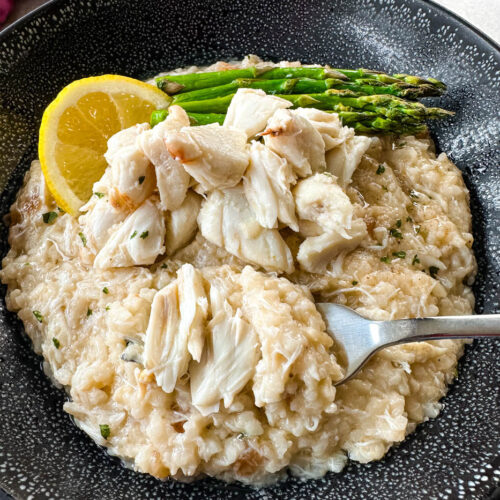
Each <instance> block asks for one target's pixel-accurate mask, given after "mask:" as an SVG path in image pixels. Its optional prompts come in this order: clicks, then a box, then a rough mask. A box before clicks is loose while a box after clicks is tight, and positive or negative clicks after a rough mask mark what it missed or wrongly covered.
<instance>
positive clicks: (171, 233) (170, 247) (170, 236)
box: [165, 190, 202, 255]
mask: <svg viewBox="0 0 500 500" xmlns="http://www.w3.org/2000/svg"><path fill="white" fill-rule="evenodd" d="M201 200H202V197H201V196H199V195H197V194H196V193H194V192H193V191H191V190H189V191H188V192H187V195H186V198H185V199H184V201H183V202H182V205H181V206H180V207H179V208H177V209H176V210H172V212H168V213H167V214H166V216H165V229H166V235H167V237H166V239H165V247H166V248H167V254H168V255H172V254H173V253H175V252H176V251H177V250H179V249H180V248H183V247H184V246H186V245H187V244H188V243H189V241H191V239H193V237H194V235H195V234H196V231H197V229H198V222H197V220H196V219H197V217H198V213H199V212H200V206H201Z"/></svg>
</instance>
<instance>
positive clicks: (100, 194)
mask: <svg viewBox="0 0 500 500" xmlns="http://www.w3.org/2000/svg"><path fill="white" fill-rule="evenodd" d="M94 194H95V195H96V196H97V197H98V198H103V197H104V193H98V192H97V191H96V192H95V193H94Z"/></svg>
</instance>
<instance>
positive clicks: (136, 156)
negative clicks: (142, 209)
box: [104, 123, 156, 211]
mask: <svg viewBox="0 0 500 500" xmlns="http://www.w3.org/2000/svg"><path fill="white" fill-rule="evenodd" d="M149 128H150V127H149V125H148V124H147V123H143V124H141V125H134V126H133V127H130V128H128V129H125V130H121V131H120V132H118V133H116V134H115V135H113V136H112V137H110V139H109V140H108V150H107V151H106V153H105V154H104V157H105V158H106V161H107V162H108V164H109V165H110V167H111V168H110V174H109V175H110V179H109V182H110V185H111V189H110V190H109V201H110V203H111V204H112V205H113V207H115V208H116V209H117V210H126V211H132V210H134V209H135V208H137V207H138V206H139V205H140V204H141V203H142V202H143V201H144V200H145V199H146V198H149V196H151V194H152V193H153V191H154V189H155V188H156V177H155V172H154V168H153V166H152V165H151V163H150V161H149V159H148V158H147V157H146V156H145V155H144V153H143V151H142V150H141V148H140V147H139V145H138V141H137V139H138V137H139V136H140V135H141V134H142V133H143V132H145V131H146V130H149Z"/></svg>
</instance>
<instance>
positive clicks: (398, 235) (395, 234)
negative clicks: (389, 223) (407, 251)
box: [389, 227, 403, 240]
mask: <svg viewBox="0 0 500 500" xmlns="http://www.w3.org/2000/svg"><path fill="white" fill-rule="evenodd" d="M389 233H390V235H391V236H393V237H394V238H396V239H398V240H402V239H403V235H402V234H401V232H400V231H398V230H397V229H394V228H392V227H391V229H389Z"/></svg>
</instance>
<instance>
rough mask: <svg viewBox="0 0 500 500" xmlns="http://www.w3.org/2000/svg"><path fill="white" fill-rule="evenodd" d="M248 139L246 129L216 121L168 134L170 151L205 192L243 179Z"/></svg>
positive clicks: (246, 161)
mask: <svg viewBox="0 0 500 500" xmlns="http://www.w3.org/2000/svg"><path fill="white" fill-rule="evenodd" d="M246 141H247V137H246V135H245V133H244V132H241V131H240V130H236V129H231V128H228V127H221V126H220V125H219V124H216V123H213V124H211V125H202V126H199V127H184V128H183V129H182V130H180V131H179V132H169V133H167V135H166V138H165V142H166V146H167V149H168V151H169V152H170V154H171V155H172V156H173V157H174V158H175V159H176V160H177V161H180V162H181V163H182V164H183V166H184V168H185V169H186V171H187V172H188V173H189V174H190V175H191V176H192V177H193V178H194V179H195V180H196V181H197V182H198V183H199V185H200V190H201V191H202V192H206V191H210V190H212V189H223V188H227V187H231V186H235V185H236V184H238V182H240V180H241V177H242V175H243V173H244V172H245V170H246V168H247V166H248V153H247V152H246Z"/></svg>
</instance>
